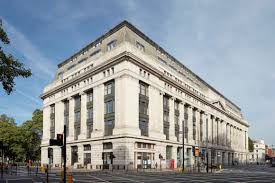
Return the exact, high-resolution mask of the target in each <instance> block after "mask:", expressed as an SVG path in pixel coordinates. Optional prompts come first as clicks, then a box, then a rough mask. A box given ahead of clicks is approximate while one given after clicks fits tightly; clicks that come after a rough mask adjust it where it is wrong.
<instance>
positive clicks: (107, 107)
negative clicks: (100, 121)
mask: <svg viewBox="0 0 275 183" xmlns="http://www.w3.org/2000/svg"><path fill="white" fill-rule="evenodd" d="M113 112H114V101H113V100H110V101H107V102H105V114H109V113H113Z"/></svg>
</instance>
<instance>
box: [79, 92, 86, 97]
mask: <svg viewBox="0 0 275 183" xmlns="http://www.w3.org/2000/svg"><path fill="white" fill-rule="evenodd" d="M86 94H87V93H85V92H83V91H82V92H80V93H79V95H81V96H83V95H86Z"/></svg>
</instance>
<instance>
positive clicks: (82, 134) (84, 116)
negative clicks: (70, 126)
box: [79, 92, 87, 139]
mask: <svg viewBox="0 0 275 183" xmlns="http://www.w3.org/2000/svg"><path fill="white" fill-rule="evenodd" d="M80 97H81V118H80V119H81V122H80V129H81V131H80V135H79V139H86V138H87V94H86V93H85V92H81V93H80Z"/></svg>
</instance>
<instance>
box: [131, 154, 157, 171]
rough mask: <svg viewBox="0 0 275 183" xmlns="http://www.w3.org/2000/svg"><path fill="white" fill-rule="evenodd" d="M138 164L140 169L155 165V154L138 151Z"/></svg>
mask: <svg viewBox="0 0 275 183" xmlns="http://www.w3.org/2000/svg"><path fill="white" fill-rule="evenodd" d="M136 165H137V168H139V169H148V168H154V167H155V154H154V153H151V152H136Z"/></svg>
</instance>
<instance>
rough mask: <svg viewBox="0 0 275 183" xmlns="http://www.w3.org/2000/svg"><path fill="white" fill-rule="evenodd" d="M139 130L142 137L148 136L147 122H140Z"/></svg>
mask: <svg viewBox="0 0 275 183" xmlns="http://www.w3.org/2000/svg"><path fill="white" fill-rule="evenodd" d="M139 129H140V131H141V135H142V136H148V123H147V122H146V121H145V120H140V121H139ZM143 145H144V144H143Z"/></svg>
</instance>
